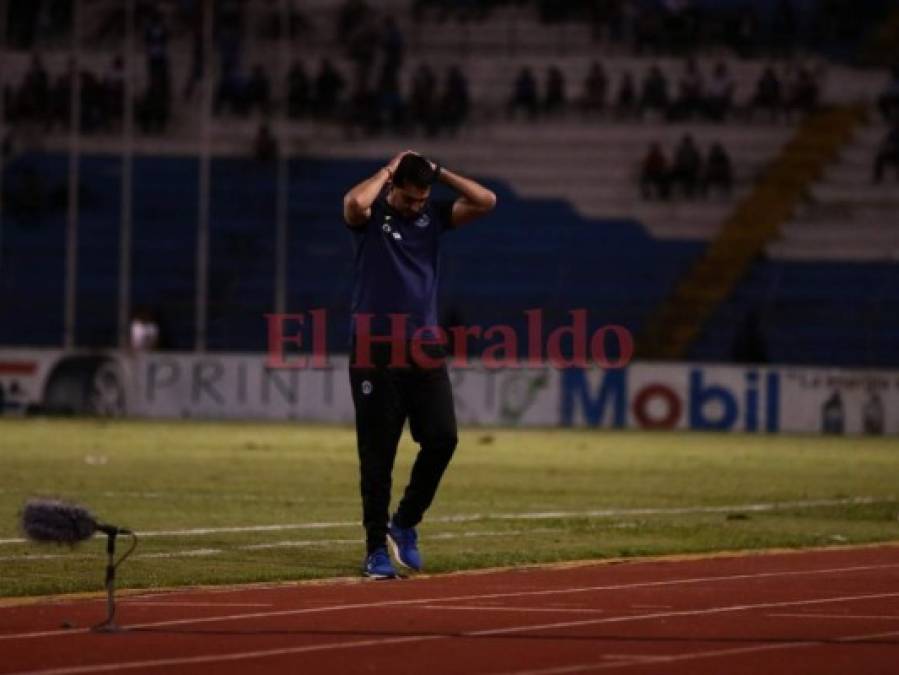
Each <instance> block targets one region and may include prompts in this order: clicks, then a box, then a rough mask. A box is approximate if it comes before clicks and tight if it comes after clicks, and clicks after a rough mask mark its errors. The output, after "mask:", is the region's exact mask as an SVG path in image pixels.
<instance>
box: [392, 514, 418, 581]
mask: <svg viewBox="0 0 899 675" xmlns="http://www.w3.org/2000/svg"><path fill="white" fill-rule="evenodd" d="M387 541H388V542H389V543H390V548H391V549H392V550H393V557H394V558H396V561H397V562H398V563H399V564H400V565H402V566H403V567H408V568H409V569H412V570H415V571H416V572H420V571H421V553H419V552H418V534H417V533H416V532H415V528H414V527H400V526H399V525H394V524H393V522H390V523H388V524H387Z"/></svg>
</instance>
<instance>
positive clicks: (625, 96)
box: [615, 70, 637, 119]
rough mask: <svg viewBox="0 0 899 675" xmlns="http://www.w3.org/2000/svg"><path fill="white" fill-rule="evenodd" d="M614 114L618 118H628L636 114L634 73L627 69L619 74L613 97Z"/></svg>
mask: <svg viewBox="0 0 899 675" xmlns="http://www.w3.org/2000/svg"><path fill="white" fill-rule="evenodd" d="M615 115H616V117H618V118H619V119H630V118H633V117H636V116H637V85H636V84H635V83H634V75H633V73H631V72H630V71H629V70H626V71H624V72H623V73H622V74H621V82H620V83H619V84H618V94H617V96H616V97H615Z"/></svg>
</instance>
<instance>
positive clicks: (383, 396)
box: [343, 150, 496, 578]
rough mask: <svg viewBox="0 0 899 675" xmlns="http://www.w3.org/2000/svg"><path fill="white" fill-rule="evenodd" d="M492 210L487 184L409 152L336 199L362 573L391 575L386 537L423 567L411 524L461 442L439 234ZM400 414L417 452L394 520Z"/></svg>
mask: <svg viewBox="0 0 899 675" xmlns="http://www.w3.org/2000/svg"><path fill="white" fill-rule="evenodd" d="M438 181H439V182H440V183H443V184H444V185H446V186H447V187H449V188H450V189H451V190H453V191H454V192H455V193H456V197H455V198H454V199H452V200H446V201H443V200H438V201H431V199H430V197H431V186H432V185H433V184H434V183H435V182H438ZM495 206H496V195H495V194H494V193H493V192H491V191H490V190H488V189H487V188H485V187H484V186H483V185H480V184H479V183H477V182H476V181H474V180H471V179H470V178H466V177H464V176H461V175H459V174H457V173H454V172H452V171H450V170H448V169H446V168H444V167H441V166H439V165H437V164H436V163H435V162H433V161H431V160H428V159H426V158H425V157H422V156H421V155H419V154H417V153H414V152H412V151H409V150H407V151H405V152H401V153H399V154H398V155H396V157H394V158H393V159H391V160H390V162H389V163H388V164H387V165H386V166H384V167H383V168H381V169H379V170H378V171H377V172H376V173H375V174H374V175H373V176H371V177H369V178H367V179H365V180H363V181H362V182H361V183H359V184H357V185H355V186H354V187H353V188H352V189H350V191H349V192H347V193H346V195H345V196H344V199H343V217H344V220H345V222H346V224H347V226H348V227H349V228H350V230H351V232H352V233H353V248H354V265H355V269H354V280H353V298H352V317H353V318H352V325H351V336H352V355H351V359H350V384H351V387H352V393H353V404H354V406H355V410H356V440H357V449H358V454H359V469H360V479H361V480H360V484H361V485H360V487H361V492H362V516H363V525H364V527H365V536H366V556H365V560H364V562H363V574H365V575H366V576H369V577H374V578H394V577H396V576H397V573H396V569H395V567H394V566H393V563H392V562H391V559H390V556H389V555H388V554H387V544H388V543H389V544H390V547H391V550H392V551H393V554H394V558H395V559H396V562H397V563H398V564H400V565H402V566H403V567H406V568H409V569H412V570H415V571H419V570H421V569H422V558H421V554H420V552H419V550H418V544H417V533H416V530H415V527H416V526H417V525H418V523H419V522H420V521H421V519H422V517H423V516H424V513H425V511H426V510H427V509H428V507H429V506H430V505H431V502H432V501H433V499H434V495H435V494H436V492H437V487H438V485H439V484H440V480H441V478H442V477H443V473H444V471H445V470H446V467H447V466H448V464H449V461H450V459H451V458H452V455H453V452H454V451H455V449H456V443H457V430H456V416H455V410H454V407H453V392H452V387H451V385H450V381H449V376H448V374H447V369H446V364H445V356H446V350H445V346H444V343H445V342H446V335H445V334H444V333H443V331H442V329H440V328H439V327H438V325H437V281H438V275H439V258H440V235H441V234H442V233H443V232H445V231H447V230H452V229H455V228H457V227H459V226H460V225H464V224H466V223H469V222H471V221H473V220H475V219H476V218H478V217H480V216H483V215H485V214H486V213H489V212H490V211H491V210H493V208H494V207H495ZM406 419H408V420H409V429H410V432H411V434H412V438H413V439H414V440H415V442H416V443H418V444H419V451H418V454H417V456H416V458H415V462H414V464H413V466H412V474H411V476H410V479H409V484H408V485H407V487H406V489H405V492H404V493H403V497H402V499H401V500H400V502H399V505H398V506H397V508H396V510H395V511H394V513H393V515H392V516H390V515H389V512H388V510H389V507H390V491H391V484H392V473H393V463H394V459H395V458H396V451H397V444H398V443H399V439H400V436H401V434H402V430H403V425H404V424H405V421H406Z"/></svg>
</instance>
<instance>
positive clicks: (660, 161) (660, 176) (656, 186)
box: [640, 142, 671, 199]
mask: <svg viewBox="0 0 899 675" xmlns="http://www.w3.org/2000/svg"><path fill="white" fill-rule="evenodd" d="M670 178H671V169H670V167H669V166H668V158H667V157H665V153H664V151H663V150H662V146H661V145H659V143H658V142H653V143H652V144H651V145H650V146H649V150H648V151H647V153H646V156H645V157H644V158H643V161H642V162H641V163H640V192H641V193H642V195H643V199H652V198H653V193H655V197H656V198H658V199H668V196H669V194H670V191H669V188H670Z"/></svg>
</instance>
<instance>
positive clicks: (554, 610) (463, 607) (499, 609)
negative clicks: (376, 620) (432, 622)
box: [422, 605, 607, 614]
mask: <svg viewBox="0 0 899 675" xmlns="http://www.w3.org/2000/svg"><path fill="white" fill-rule="evenodd" d="M422 609H452V610H468V611H477V612H483V611H484V610H487V611H490V612H528V613H530V612H552V613H555V614H564V613H565V612H574V613H580V614H606V613H607V612H606V610H604V609H587V608H586V607H585V608H583V609H574V608H572V607H566V608H554V607H509V606H505V607H503V606H500V605H425V606H424V607H423V608H422Z"/></svg>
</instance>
